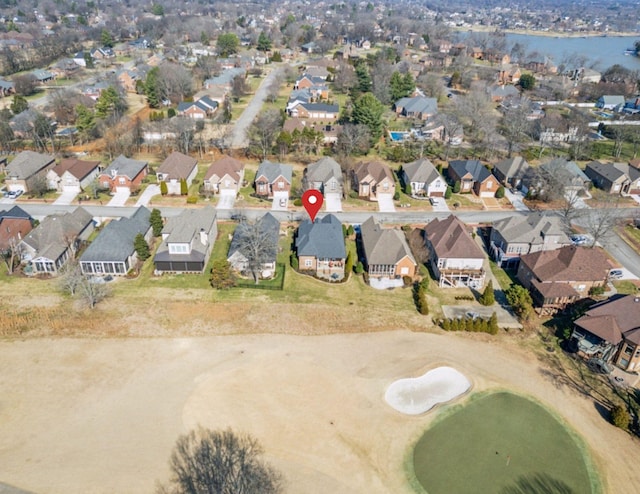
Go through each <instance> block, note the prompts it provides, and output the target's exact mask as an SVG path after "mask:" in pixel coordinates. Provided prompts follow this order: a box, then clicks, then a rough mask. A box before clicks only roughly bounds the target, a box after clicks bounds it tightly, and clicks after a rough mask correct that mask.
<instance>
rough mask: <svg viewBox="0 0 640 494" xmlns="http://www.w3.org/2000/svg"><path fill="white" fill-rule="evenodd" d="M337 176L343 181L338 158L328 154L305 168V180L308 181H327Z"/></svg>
mask: <svg viewBox="0 0 640 494" xmlns="http://www.w3.org/2000/svg"><path fill="white" fill-rule="evenodd" d="M332 178H335V179H336V180H337V181H338V182H339V183H342V170H341V168H340V165H339V164H338V162H337V161H336V160H334V159H333V158H331V157H329V156H327V157H325V158H322V159H320V160H318V161H316V162H315V163H310V164H309V165H308V166H307V169H306V170H305V180H306V181H307V183H308V182H322V183H323V184H324V183H327V182H328V181H329V180H330V179H332Z"/></svg>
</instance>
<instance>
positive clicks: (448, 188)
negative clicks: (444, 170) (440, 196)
mask: <svg viewBox="0 0 640 494" xmlns="http://www.w3.org/2000/svg"><path fill="white" fill-rule="evenodd" d="M451 194H453V191H452V190H451V186H449V185H447V190H445V191H444V198H445V199H451Z"/></svg>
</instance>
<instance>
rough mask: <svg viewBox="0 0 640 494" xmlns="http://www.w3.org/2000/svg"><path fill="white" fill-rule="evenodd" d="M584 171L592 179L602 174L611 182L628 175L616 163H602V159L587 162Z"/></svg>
mask: <svg viewBox="0 0 640 494" xmlns="http://www.w3.org/2000/svg"><path fill="white" fill-rule="evenodd" d="M584 173H585V175H587V177H589V178H590V179H592V180H593V179H594V178H597V177H598V176H601V177H603V178H605V179H607V180H608V181H610V182H615V181H616V180H618V179H620V178H622V177H625V176H626V173H624V172H623V171H622V170H619V169H618V168H617V167H615V166H614V165H612V164H610V163H601V162H600V161H592V162H591V163H587V166H586V168H585V170H584Z"/></svg>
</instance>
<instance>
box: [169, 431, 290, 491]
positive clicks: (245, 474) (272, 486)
mask: <svg viewBox="0 0 640 494" xmlns="http://www.w3.org/2000/svg"><path fill="white" fill-rule="evenodd" d="M262 454H263V449H262V447H261V446H260V444H259V443H258V441H257V440H255V439H254V438H253V437H251V436H249V435H238V434H236V433H234V432H233V431H232V430H231V429H227V430H225V431H211V430H208V429H203V428H198V429H197V430H195V431H191V432H189V434H186V435H183V436H180V437H179V438H178V440H177V441H176V445H175V447H174V450H173V453H172V454H171V461H170V468H171V473H172V478H171V483H170V484H169V485H166V486H161V487H160V489H159V491H158V492H159V494H228V493H243V494H278V493H280V492H282V476H281V475H280V473H278V472H277V471H276V470H274V469H273V468H272V467H271V466H269V465H268V464H266V463H264V462H263V461H262V460H261V458H260V457H261V456H262Z"/></svg>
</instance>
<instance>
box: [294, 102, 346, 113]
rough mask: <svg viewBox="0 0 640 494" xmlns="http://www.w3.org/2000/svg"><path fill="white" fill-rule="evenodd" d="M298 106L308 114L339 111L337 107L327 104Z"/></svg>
mask: <svg viewBox="0 0 640 494" xmlns="http://www.w3.org/2000/svg"><path fill="white" fill-rule="evenodd" d="M300 106H302V107H303V108H305V109H306V110H307V111H310V112H314V111H323V112H327V113H338V112H339V111H340V107H339V106H338V105H329V104H327V103H302V105H300Z"/></svg>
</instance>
